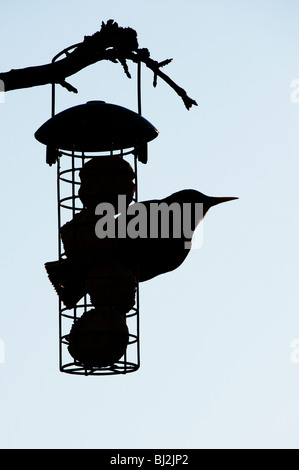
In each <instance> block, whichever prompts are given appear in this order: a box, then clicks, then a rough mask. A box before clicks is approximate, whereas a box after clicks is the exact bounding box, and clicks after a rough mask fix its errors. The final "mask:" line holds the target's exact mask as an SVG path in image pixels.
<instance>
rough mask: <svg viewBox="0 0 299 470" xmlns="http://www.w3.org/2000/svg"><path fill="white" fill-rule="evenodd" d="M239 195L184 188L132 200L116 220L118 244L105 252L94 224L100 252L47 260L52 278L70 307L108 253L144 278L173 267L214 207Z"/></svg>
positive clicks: (112, 258) (183, 258)
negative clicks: (82, 257)
mask: <svg viewBox="0 0 299 470" xmlns="http://www.w3.org/2000/svg"><path fill="white" fill-rule="evenodd" d="M234 199H238V198H236V197H209V196H206V195H204V194H202V193H200V192H199V191H196V190H193V189H185V190H183V191H178V192H176V193H174V194H172V195H171V196H168V197H166V198H165V199H160V200H157V199H152V200H149V201H142V202H138V203H134V204H131V205H130V206H129V208H128V210H127V212H125V211H124V212H121V213H120V214H119V216H118V217H117V218H116V219H114V218H113V221H115V222H116V229H115V234H116V238H115V239H114V240H111V242H112V244H111V246H112V247H114V248H112V249H111V248H110V250H109V252H106V251H105V250H104V252H103V251H102V250H103V247H105V246H107V245H105V239H104V240H101V239H98V240H97V237H95V227H94V225H93V224H91V226H90V234H93V237H94V239H92V240H93V245H94V246H93V250H94V249H95V246H96V244H98V248H99V254H98V255H97V256H94V257H93V258H92V261H90V259H89V258H88V257H87V258H86V262H81V263H80V265H78V266H77V264H76V263H74V262H73V260H64V261H63V264H62V265H60V263H59V262H58V261H55V262H49V263H46V269H47V272H48V275H49V278H50V281H51V282H52V284H53V285H54V287H55V289H56V291H57V293H60V294H61V295H62V300H63V301H64V303H65V305H66V306H67V308H71V307H72V306H74V305H75V303H76V302H77V301H78V300H79V299H80V298H81V297H83V295H85V294H86V291H87V290H86V271H87V270H88V269H90V268H96V267H100V268H103V266H105V263H107V257H109V256H111V261H113V260H114V261H115V260H116V259H117V260H118V261H119V262H121V263H123V264H124V265H125V266H126V267H127V268H128V269H129V270H131V271H132V272H133V273H134V275H135V276H136V278H137V279H138V281H139V282H145V281H148V280H150V279H152V278H154V277H156V276H159V275H161V274H165V273H167V272H170V271H173V270H174V269H177V268H178V267H179V266H180V265H181V264H182V263H183V262H184V260H185V259H186V257H187V256H188V254H189V252H190V250H191V246H192V237H193V234H194V231H195V229H196V227H197V225H198V224H199V222H200V221H201V220H202V219H203V217H204V216H205V214H206V213H207V212H208V210H209V209H210V207H212V206H215V205H217V204H220V203H222V202H227V201H231V200H234ZM136 212H137V213H139V216H138V215H137V216H136ZM124 233H125V235H124ZM106 240H107V239H106ZM109 246H110V245H109ZM87 249H88V247H87ZM87 252H88V250H87ZM104 255H105V256H104ZM90 263H91V264H92V266H91V265H90ZM80 270H82V272H81V271H80Z"/></svg>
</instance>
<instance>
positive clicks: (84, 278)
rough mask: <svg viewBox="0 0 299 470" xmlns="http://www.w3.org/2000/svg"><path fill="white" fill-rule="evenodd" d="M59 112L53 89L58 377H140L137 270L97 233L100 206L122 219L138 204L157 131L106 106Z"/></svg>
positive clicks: (52, 271)
mask: <svg viewBox="0 0 299 470" xmlns="http://www.w3.org/2000/svg"><path fill="white" fill-rule="evenodd" d="M57 57H59V55H58V56H56V58H57ZM54 59H55V58H54ZM138 88H139V89H140V84H139V87H138ZM54 110H55V86H54V85H53V87H52V117H51V119H49V120H48V121H47V122H46V123H44V124H43V125H42V126H41V127H40V128H39V129H38V130H37V131H36V133H35V137H36V139H37V140H38V141H39V142H41V143H43V144H45V145H46V146H47V163H48V164H50V165H51V164H53V163H55V162H57V199H58V260H56V261H50V262H47V263H46V264H45V267H46V270H47V273H48V276H49V279H50V281H51V283H52V284H53V286H54V288H55V290H56V292H57V294H58V296H59V365H60V371H61V372H65V373H69V374H80V375H109V374H110V375H111V374H126V373H129V372H134V371H136V370H137V369H138V368H139V366H140V349H139V283H138V266H137V265H134V264H130V262H129V260H128V256H127V253H126V245H125V244H124V243H123V240H121V239H120V238H119V237H118V236H117V234H116V235H115V233H114V234H113V236H111V237H110V236H109V234H108V236H107V233H106V234H105V235H106V236H105V235H104V236H103V237H99V236H98V233H96V230H95V227H96V225H97V222H98V221H99V220H100V219H101V215H100V216H99V215H98V207H99V204H101V203H104V204H107V203H108V204H110V207H112V208H114V209H115V212H114V214H118V211H117V210H118V207H119V206H118V205H119V202H120V198H122V199H121V200H122V202H123V201H125V204H126V208H127V206H128V205H129V204H130V203H131V202H137V201H138V179H137V165H138V162H139V161H140V162H143V163H146V161H147V143H148V142H149V141H151V140H153V139H154V138H155V137H157V135H158V131H157V130H156V129H155V127H154V126H153V125H152V124H151V123H150V122H149V121H147V120H146V119H144V118H143V117H142V116H141V115H140V114H138V113H135V112H133V111H131V110H129V109H127V108H123V107H121V106H117V105H114V104H109V103H105V102H103V101H90V102H87V103H86V104H81V105H78V106H74V107H72V108H69V109H67V110H65V111H62V112H60V113H58V114H55V111H54ZM105 207H106V206H105ZM122 207H124V206H123V205H122ZM102 215H103V214H102ZM113 220H115V217H114V218H113Z"/></svg>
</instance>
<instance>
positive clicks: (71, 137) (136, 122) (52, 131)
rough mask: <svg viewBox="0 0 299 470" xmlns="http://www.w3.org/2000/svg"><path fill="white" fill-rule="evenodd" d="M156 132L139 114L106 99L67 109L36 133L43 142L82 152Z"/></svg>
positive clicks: (143, 139)
mask: <svg viewBox="0 0 299 470" xmlns="http://www.w3.org/2000/svg"><path fill="white" fill-rule="evenodd" d="M157 136H158V131H157V129H156V128H155V127H154V126H153V125H152V124H151V123H150V122H149V121H147V120H146V119H145V118H144V117H142V116H140V114H137V113H135V112H134V111H131V110H129V109H127V108H123V107H122V106H118V105H115V104H110V103H105V102H104V101H88V102H87V103H86V104H81V105H78V106H74V107H72V108H69V109H66V110H64V111H62V112H60V113H58V114H56V115H55V116H53V117H52V118H51V119H49V120H48V121H47V122H45V123H44V124H43V125H42V126H41V127H40V128H39V129H38V130H37V131H36V133H35V138H36V139H37V140H38V141H39V142H41V143H42V144H45V145H48V146H52V147H55V148H57V149H61V150H75V151H76V150H77V151H81V152H82V151H85V152H104V151H109V150H116V149H126V148H130V147H135V146H136V145H138V144H139V143H143V142H149V141H151V140H153V139H155V138H156V137H157Z"/></svg>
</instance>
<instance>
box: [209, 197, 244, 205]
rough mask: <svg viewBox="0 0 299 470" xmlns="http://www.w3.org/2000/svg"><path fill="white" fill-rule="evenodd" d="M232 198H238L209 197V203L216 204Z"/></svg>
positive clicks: (232, 198)
mask: <svg viewBox="0 0 299 470" xmlns="http://www.w3.org/2000/svg"><path fill="white" fill-rule="evenodd" d="M234 199H239V198H238V197H210V198H209V204H210V207H212V206H216V204H221V203H222V202H228V201H233V200H234Z"/></svg>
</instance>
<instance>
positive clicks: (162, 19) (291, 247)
mask: <svg viewBox="0 0 299 470" xmlns="http://www.w3.org/2000/svg"><path fill="white" fill-rule="evenodd" d="M298 17H299V4H298V2H296V1H291V0H288V1H285V0H284V1H282V0H281V1H270V0H262V1H261V0H260V1H256V0H255V1H232V0H231V1H222V0H212V1H209V2H207V1H201V0H194V1H191V0H185V1H184V2H179V1H174V0H171V1H170V0H169V1H168V0H167V1H165V0H159V1H157V0H152V1H151V2H140V1H134V0H128V1H126V2H124V1H121V0H118V1H117V0H110V1H109V2H107V1H106V2H102V1H98V0H97V1H96V0H85V1H84V2H81V1H78V0H72V1H67V0H59V1H57V0H52V1H51V2H38V1H33V0H28V1H27V2H21V1H16V0H15V1H14V0H12V1H11V2H8V3H7V4H5V5H3V6H2V7H1V33H0V34H1V44H2V47H1V51H0V59H1V60H0V63H1V71H7V70H9V69H11V68H19V67H26V66H30V65H39V64H42V63H47V62H49V61H50V60H51V59H52V57H53V56H54V55H55V54H56V53H58V52H59V51H60V50H62V49H63V48H65V47H67V46H69V45H71V44H73V43H76V42H80V41H81V40H82V39H83V37H84V35H91V34H93V33H94V32H95V31H97V30H98V29H99V28H100V25H101V22H102V21H107V20H108V19H110V18H113V19H114V20H115V21H117V22H118V23H119V25H121V26H130V27H132V28H134V29H136V31H137V32H138V38H139V45H140V47H147V48H149V50H150V51H151V55H152V57H153V58H154V59H156V60H163V59H166V58H171V57H173V58H174V61H173V62H172V64H171V65H169V66H168V67H167V69H165V72H166V73H168V74H169V76H170V77H171V78H173V79H174V80H175V81H176V82H177V83H178V84H179V85H180V86H182V87H183V88H185V89H186V90H187V92H188V94H189V95H190V96H191V97H192V98H194V99H196V100H197V102H198V105H199V106H198V107H194V108H192V109H191V110H190V111H187V110H186V109H185V107H184V105H183V103H182V102H181V100H180V98H179V97H177V95H176V94H175V93H174V92H173V91H172V90H171V89H170V88H169V87H168V86H167V85H165V84H164V83H162V82H161V81H159V82H158V87H157V88H156V89H153V87H152V74H151V73H150V71H149V70H146V69H143V71H142V78H143V91H142V96H143V99H142V104H143V106H142V109H143V115H144V116H145V117H146V118H147V119H148V120H150V121H151V122H152V123H153V124H154V125H155V126H156V127H157V128H158V130H159V131H160V135H159V137H158V138H157V139H156V140H155V141H153V142H152V143H151V144H150V145H149V163H148V164H147V165H143V166H141V165H140V166H139V198H140V200H142V199H149V198H160V197H164V196H167V195H169V194H171V193H172V192H175V191H178V190H180V189H185V188H194V189H197V190H199V191H201V192H204V193H206V194H209V195H213V196H238V197H239V198H240V199H239V201H234V202H231V203H227V204H224V205H221V206H218V207H215V208H213V209H211V211H210V212H209V213H208V215H207V216H206V219H205V221H204V226H203V236H204V239H203V246H202V247H201V249H199V250H193V251H192V252H191V253H190V255H189V257H188V258H187V260H186V261H185V263H184V264H183V265H182V266H181V267H180V268H179V269H178V270H176V271H174V272H172V273H169V274H167V275H163V276H160V277H158V278H156V279H154V280H152V281H149V282H147V283H144V284H142V285H141V286H140V300H141V311H140V321H141V368H140V370H139V371H138V372H136V373H133V374H128V375H126V376H115V377H76V376H70V375H66V374H61V373H60V372H59V371H58V305H57V298H56V295H55V293H54V291H53V289H52V287H51V285H50V283H49V281H48V279H47V276H46V273H45V270H44V266H43V265H44V262H46V261H50V260H54V259H56V258H57V215H56V214H57V212H56V168H55V167H51V168H50V167H48V166H47V165H46V163H45V148H44V146H43V145H41V144H39V143H38V142H37V141H36V140H35V139H34V132H35V131H36V130H37V129H38V127H40V125H41V124H42V123H43V122H44V121H46V120H47V119H48V118H49V117H50V86H45V87H39V88H33V89H28V90H19V91H14V92H9V93H7V94H6V96H5V103H2V104H0V122H1V139H0V146H1V162H2V163H1V174H2V178H1V186H0V193H1V201H2V205H1V220H2V224H1V271H0V276H1V290H2V296H1V314H0V341H1V345H2V346H3V345H4V346H5V362H4V363H1V361H0V383H1V387H0V398H1V399H0V423H1V424H0V447H1V448H112V449H113V448H174V449H175V448H199V449H201V448H212V449H214V448H224V449H228V448H296V449H298V447H299V429H298V420H299V398H298V397H299V394H298V388H299V364H296V363H294V362H292V361H291V353H292V349H291V343H292V341H293V340H294V339H297V338H299V316H298V314H299V310H298V266H299V251H298V234H299V224H298V215H297V212H298V202H299V189H298V170H299V163H298V154H299V138H298V136H299V131H298V129H299V103H298V104H296V103H292V101H291V99H290V95H291V92H292V90H293V89H292V88H291V82H292V80H294V79H297V78H299V55H298V50H299V30H298ZM129 66H130V69H131V72H132V76H133V78H132V80H128V79H127V78H126V77H125V75H124V73H123V71H122V68H121V66H119V65H114V64H110V63H109V64H108V63H104V62H102V63H100V64H97V65H95V66H93V67H90V68H88V69H86V70H84V71H82V72H81V73H79V74H78V75H76V76H75V77H72V78H70V79H69V81H70V82H71V83H72V84H73V85H74V86H77V87H78V88H79V94H78V95H71V94H69V93H68V92H67V91H66V90H64V89H63V90H59V91H58V102H57V103H58V108H60V109H65V108H67V107H69V106H73V105H76V104H80V103H84V102H86V101H87V100H90V99H101V100H104V101H107V102H112V103H115V104H119V105H122V106H125V107H128V108H130V109H133V110H136V106H137V103H136V80H135V78H136V68H135V66H134V65H133V64H129Z"/></svg>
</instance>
